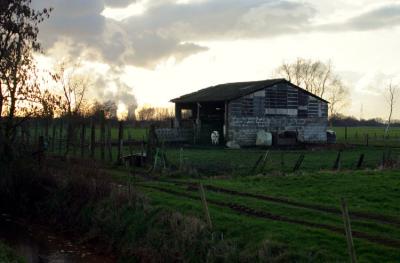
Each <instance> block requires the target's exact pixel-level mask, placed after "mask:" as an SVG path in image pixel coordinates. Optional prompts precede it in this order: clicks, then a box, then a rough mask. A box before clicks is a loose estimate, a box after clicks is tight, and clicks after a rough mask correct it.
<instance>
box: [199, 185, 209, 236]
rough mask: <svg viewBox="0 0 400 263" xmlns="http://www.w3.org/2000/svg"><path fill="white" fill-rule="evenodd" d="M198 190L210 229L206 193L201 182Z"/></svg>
mask: <svg viewBox="0 0 400 263" xmlns="http://www.w3.org/2000/svg"><path fill="white" fill-rule="evenodd" d="M199 190H200V198H201V203H202V204H203V209H204V214H205V216H206V220H207V224H208V226H209V228H210V230H212V222H211V217H210V211H208V205H207V199H206V194H205V192H204V187H203V184H202V183H200V184H199Z"/></svg>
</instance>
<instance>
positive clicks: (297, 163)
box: [293, 153, 304, 172]
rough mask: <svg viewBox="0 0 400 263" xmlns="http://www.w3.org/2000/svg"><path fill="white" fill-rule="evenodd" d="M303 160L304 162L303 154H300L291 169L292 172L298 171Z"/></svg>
mask: <svg viewBox="0 0 400 263" xmlns="http://www.w3.org/2000/svg"><path fill="white" fill-rule="evenodd" d="M303 160H304V153H302V154H300V156H299V159H297V162H296V164H295V165H294V167H293V172H296V171H297V170H299V169H300V166H301V164H302V163H303Z"/></svg>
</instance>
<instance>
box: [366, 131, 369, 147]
mask: <svg viewBox="0 0 400 263" xmlns="http://www.w3.org/2000/svg"><path fill="white" fill-rule="evenodd" d="M366 145H367V146H369V134H368V133H367V136H366Z"/></svg>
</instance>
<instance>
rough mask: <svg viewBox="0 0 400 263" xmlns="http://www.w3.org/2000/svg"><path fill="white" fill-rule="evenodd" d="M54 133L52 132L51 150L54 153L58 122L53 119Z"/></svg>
mask: <svg viewBox="0 0 400 263" xmlns="http://www.w3.org/2000/svg"><path fill="white" fill-rule="evenodd" d="M52 124H53V125H52V126H53V127H52V134H51V150H52V152H53V153H54V152H55V150H56V122H55V121H54V119H53V121H52Z"/></svg>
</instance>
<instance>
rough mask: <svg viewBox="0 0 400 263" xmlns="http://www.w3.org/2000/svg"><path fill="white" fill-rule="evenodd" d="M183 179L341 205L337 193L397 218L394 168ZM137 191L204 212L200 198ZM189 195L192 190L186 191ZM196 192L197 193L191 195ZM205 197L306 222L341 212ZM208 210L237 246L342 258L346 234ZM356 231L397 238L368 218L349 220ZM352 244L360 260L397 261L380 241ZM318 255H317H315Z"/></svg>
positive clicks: (334, 218) (357, 206)
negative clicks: (274, 246) (282, 247)
mask: <svg viewBox="0 0 400 263" xmlns="http://www.w3.org/2000/svg"><path fill="white" fill-rule="evenodd" d="M180 180H181V181H184V182H188V181H189V182H199V181H200V182H203V183H204V184H205V185H213V186H219V187H224V188H229V189H235V190H238V191H242V192H249V193H258V194H264V195H269V196H275V197H285V198H287V199H290V200H296V201H302V202H307V203H312V204H322V205H327V206H330V207H337V208H338V207H339V199H340V197H345V198H346V199H347V201H348V204H349V209H350V213H351V212H352V211H365V212H373V213H379V214H384V215H389V216H392V217H395V218H397V219H400V214H399V210H398V203H399V202H400V194H399V189H400V178H399V172H398V171H362V172H341V173H331V172H320V173H312V174H310V173H304V174H301V175H288V176H253V177H245V178H244V177H243V178H240V177H239V178H234V179H218V178H207V179H199V180H195V181H193V180H190V179H188V180H185V179H180ZM141 185H142V186H140V187H141V189H142V190H143V191H145V192H146V193H147V195H148V196H149V197H150V198H151V199H152V200H153V202H154V203H155V204H156V205H158V206H160V207H168V208H169V209H175V210H178V211H180V212H183V213H186V214H194V215H196V216H203V211H202V206H201V203H200V201H199V200H193V199H188V198H185V197H181V196H175V195H171V194H168V193H165V192H161V191H158V190H156V189H149V188H147V187H143V183H142V184H141ZM144 185H145V186H149V185H150V186H154V185H156V186H158V187H163V188H166V189H173V190H175V191H178V192H181V193H188V191H187V188H186V187H184V186H181V185H175V184H171V183H165V182H147V183H144ZM189 193H190V192H189ZM191 194H192V195H194V196H198V193H197V192H192V193H191ZM207 198H208V199H209V200H218V201H224V202H230V203H237V204H241V205H245V206H248V207H251V208H254V209H257V210H262V211H266V212H270V213H273V214H277V215H283V216H287V217H290V218H293V219H300V220H306V221H309V222H314V223H324V224H329V225H335V226H339V227H340V226H342V225H343V223H342V220H341V217H340V215H331V214H327V213H321V212H316V211H309V210H306V209H299V208H296V207H290V206H287V205H282V204H276V203H271V202H266V201H260V200H256V199H254V198H248V197H246V198H245V197H237V196H232V195H227V194H221V193H214V192H210V191H207ZM209 206H210V214H211V218H212V221H213V225H214V228H215V230H217V231H221V232H223V233H224V235H225V236H226V237H227V238H230V239H233V240H235V242H236V243H237V245H238V246H239V247H241V248H246V249H249V250H250V251H251V250H252V249H253V250H255V249H256V247H257V246H259V245H260V244H261V243H263V242H265V240H270V241H272V242H280V243H284V244H287V245H288V246H289V247H290V251H292V252H295V253H303V254H304V255H305V256H306V257H308V258H309V259H310V261H312V260H313V258H314V257H317V258H318V257H322V258H323V261H329V262H332V261H340V262H342V261H346V260H347V258H348V256H347V250H346V241H345V237H344V234H343V235H341V234H338V233H332V232H329V231H327V230H323V229H318V228H311V227H305V226H302V225H297V224H292V223H286V222H281V221H273V220H268V219H261V218H255V217H250V216H248V215H243V214H238V213H237V212H235V211H232V210H231V209H229V208H224V207H219V206H216V205H213V204H210V205H209ZM352 221H353V222H352V226H353V230H354V231H362V232H365V233H369V234H372V235H377V236H382V237H387V238H391V239H396V240H400V231H399V230H398V229H397V227H394V226H392V225H384V224H382V223H379V222H374V221H370V220H352ZM354 242H355V247H356V252H357V256H358V259H359V261H360V262H397V261H398V260H400V251H399V250H398V249H397V250H396V249H394V248H390V247H387V246H384V245H380V244H376V243H371V242H369V241H366V240H363V239H358V238H355V241H354ZM317 255H319V256H317Z"/></svg>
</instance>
